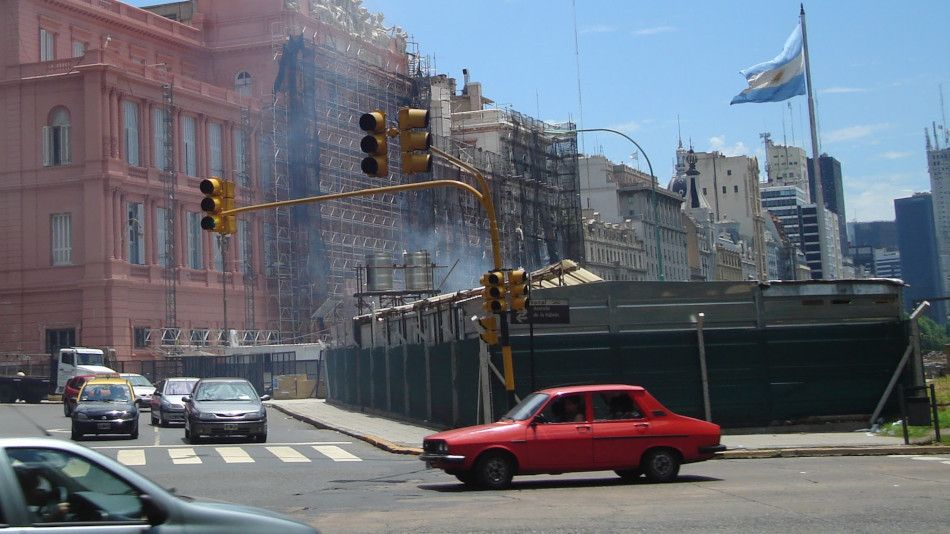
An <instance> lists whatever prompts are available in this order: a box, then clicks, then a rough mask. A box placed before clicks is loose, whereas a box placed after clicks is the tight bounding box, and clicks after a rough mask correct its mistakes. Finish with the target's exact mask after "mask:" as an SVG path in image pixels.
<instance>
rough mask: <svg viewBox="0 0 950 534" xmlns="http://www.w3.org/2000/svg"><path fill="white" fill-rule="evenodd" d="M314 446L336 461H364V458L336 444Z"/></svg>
mask: <svg viewBox="0 0 950 534" xmlns="http://www.w3.org/2000/svg"><path fill="white" fill-rule="evenodd" d="M313 448H314V449H316V450H317V452H319V453H320V454H322V455H324V456H326V457H327V458H330V459H331V460H333V461H334V462H362V461H363V460H362V459H361V458H359V457H357V456H354V455H352V454H350V453H348V452H346V451H345V450H343V449H341V448H339V447H337V446H336V445H313Z"/></svg>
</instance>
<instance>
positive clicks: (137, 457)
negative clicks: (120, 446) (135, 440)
mask: <svg viewBox="0 0 950 534" xmlns="http://www.w3.org/2000/svg"><path fill="white" fill-rule="evenodd" d="M116 460H118V461H119V463H121V464H123V465H145V449H126V450H120V451H119V454H118V456H117V457H116Z"/></svg>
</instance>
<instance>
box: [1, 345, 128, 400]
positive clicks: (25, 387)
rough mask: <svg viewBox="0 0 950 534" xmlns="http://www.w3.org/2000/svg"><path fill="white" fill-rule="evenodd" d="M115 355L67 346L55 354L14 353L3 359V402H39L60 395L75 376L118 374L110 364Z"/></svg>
mask: <svg viewBox="0 0 950 534" xmlns="http://www.w3.org/2000/svg"><path fill="white" fill-rule="evenodd" d="M112 357H113V355H112V354H111V351H110V354H108V355H107V354H106V353H105V352H103V351H102V350H100V349H90V348H86V347H67V348H62V349H59V351H58V353H57V354H56V355H55V356H47V355H26V354H12V355H3V356H2V360H0V403H12V402H16V401H17V400H19V399H22V400H24V401H26V402H28V403H31V404H36V403H39V402H40V401H42V400H43V399H45V398H46V397H47V395H50V394H54V395H61V394H62V393H63V388H64V387H65V386H66V382H68V381H69V379H70V378H72V377H74V376H76V375H100V374H115V370H113V369H112V368H111V367H108V365H109V364H110V363H109V360H111V359H112Z"/></svg>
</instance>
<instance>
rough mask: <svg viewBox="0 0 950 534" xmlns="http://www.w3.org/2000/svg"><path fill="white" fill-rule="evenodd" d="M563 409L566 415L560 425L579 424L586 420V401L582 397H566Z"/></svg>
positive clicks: (562, 417)
mask: <svg viewBox="0 0 950 534" xmlns="http://www.w3.org/2000/svg"><path fill="white" fill-rule="evenodd" d="M563 400H564V402H563V404H562V407H563V409H564V414H563V415H562V416H561V419H560V421H558V422H560V423H570V422H579V421H583V420H584V400H583V399H582V398H581V396H580V395H565V396H564V398H563Z"/></svg>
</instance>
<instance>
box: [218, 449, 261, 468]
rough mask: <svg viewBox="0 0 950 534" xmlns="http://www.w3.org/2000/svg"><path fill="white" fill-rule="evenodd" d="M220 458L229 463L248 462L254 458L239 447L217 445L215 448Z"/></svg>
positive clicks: (251, 461)
mask: <svg viewBox="0 0 950 534" xmlns="http://www.w3.org/2000/svg"><path fill="white" fill-rule="evenodd" d="M215 450H216V451H218V454H220V455H221V458H222V459H223V460H224V461H225V462H227V463H229V464H250V463H254V459H253V458H251V455H250V454H248V453H247V451H245V450H244V449H242V448H241V447H218V448H216V449H215Z"/></svg>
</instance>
